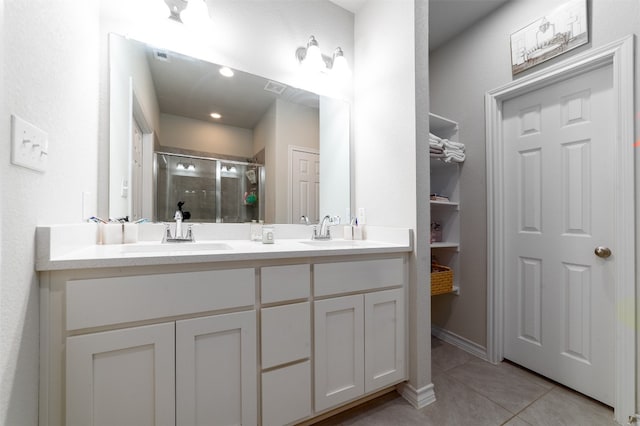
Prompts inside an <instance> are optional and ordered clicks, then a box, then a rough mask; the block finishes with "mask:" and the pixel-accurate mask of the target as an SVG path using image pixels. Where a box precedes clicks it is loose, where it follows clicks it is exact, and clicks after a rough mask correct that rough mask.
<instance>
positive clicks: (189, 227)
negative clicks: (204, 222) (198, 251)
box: [185, 225, 196, 242]
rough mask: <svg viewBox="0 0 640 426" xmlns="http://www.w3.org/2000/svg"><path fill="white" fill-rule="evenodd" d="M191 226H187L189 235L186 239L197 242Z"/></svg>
mask: <svg viewBox="0 0 640 426" xmlns="http://www.w3.org/2000/svg"><path fill="white" fill-rule="evenodd" d="M191 226H192V225H189V226H187V236H186V237H185V240H189V241H192V242H195V241H196V239H195V238H193V229H191Z"/></svg>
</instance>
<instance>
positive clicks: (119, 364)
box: [66, 323, 175, 426]
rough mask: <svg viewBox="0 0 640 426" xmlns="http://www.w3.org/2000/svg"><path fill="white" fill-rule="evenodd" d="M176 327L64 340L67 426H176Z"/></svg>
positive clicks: (150, 327)
mask: <svg viewBox="0 0 640 426" xmlns="http://www.w3.org/2000/svg"><path fill="white" fill-rule="evenodd" d="M174 333H175V332H174V324H173V323H167V324H158V325H149V326H144V327H135V328H129V329H123V330H115V331H107V332H103V333H94V334H88V335H83V336H73V337H69V338H67V366H66V386H67V388H66V399H67V402H66V403H67V419H66V424H67V425H69V426H75V425H77V426H89V425H91V426H113V425H121V426H152V425H175V398H174V392H175V381H174V378H175V370H174V368H175V358H174Z"/></svg>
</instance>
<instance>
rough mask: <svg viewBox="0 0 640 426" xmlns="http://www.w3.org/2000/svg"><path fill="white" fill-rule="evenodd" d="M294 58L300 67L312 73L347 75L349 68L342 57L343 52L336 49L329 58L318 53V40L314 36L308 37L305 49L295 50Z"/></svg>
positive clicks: (338, 48)
mask: <svg viewBox="0 0 640 426" xmlns="http://www.w3.org/2000/svg"><path fill="white" fill-rule="evenodd" d="M296 58H297V59H298V62H299V63H300V65H302V66H303V67H304V68H307V69H310V70H312V71H317V72H323V73H329V72H331V73H332V74H334V73H348V70H349V67H348V65H347V60H346V59H345V57H344V52H343V51H342V49H341V48H340V47H337V48H336V49H335V50H334V52H333V55H332V56H331V57H329V56H325V55H323V54H322V52H321V51H320V46H319V44H318V40H316V38H315V37H314V36H311V37H309V41H308V42H307V46H306V47H299V48H298V49H296Z"/></svg>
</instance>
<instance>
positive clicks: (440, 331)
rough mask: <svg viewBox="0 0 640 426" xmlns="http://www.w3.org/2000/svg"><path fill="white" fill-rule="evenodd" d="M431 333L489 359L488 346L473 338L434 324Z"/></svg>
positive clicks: (484, 358)
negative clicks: (466, 337) (475, 341)
mask: <svg viewBox="0 0 640 426" xmlns="http://www.w3.org/2000/svg"><path fill="white" fill-rule="evenodd" d="M431 334H432V335H433V336H435V337H437V338H438V339H440V340H442V341H444V342H447V343H450V344H452V345H453V346H457V347H458V348H460V349H462V350H463V351H465V352H469V353H470V354H471V355H474V356H477V357H478V358H481V359H483V360H485V361H488V360H489V357H488V356H487V348H485V347H483V346H480V345H479V344H477V343H474V342H472V341H471V340H468V339H465V338H464V337H461V336H458V335H457V334H455V333H452V332H450V331H449V330H445V329H444V328H441V327H438V326H437V325H433V324H432V325H431Z"/></svg>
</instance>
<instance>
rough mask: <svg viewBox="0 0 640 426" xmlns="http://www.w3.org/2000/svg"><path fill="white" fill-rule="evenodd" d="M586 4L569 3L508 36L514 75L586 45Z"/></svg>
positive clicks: (580, 1)
mask: <svg viewBox="0 0 640 426" xmlns="http://www.w3.org/2000/svg"><path fill="white" fill-rule="evenodd" d="M587 16H588V15H587V0H569V1H567V2H565V3H563V4H562V5H560V6H558V7H557V8H555V9H554V10H552V11H551V12H550V13H548V14H547V15H545V16H543V17H541V18H539V19H537V20H535V21H534V22H532V23H530V24H529V25H527V26H526V27H524V28H522V29H520V30H518V31H516V32H514V33H513V34H511V72H512V74H513V75H515V74H518V73H520V72H522V71H524V70H526V69H529V68H531V67H533V66H535V65H537V64H539V63H541V62H544V61H547V60H549V59H551V58H553V57H555V56H558V55H561V54H563V53H565V52H567V51H569V50H571V49H575V48H576V47H578V46H582V45H583V44H586V43H588V42H589V28H588V19H587Z"/></svg>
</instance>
